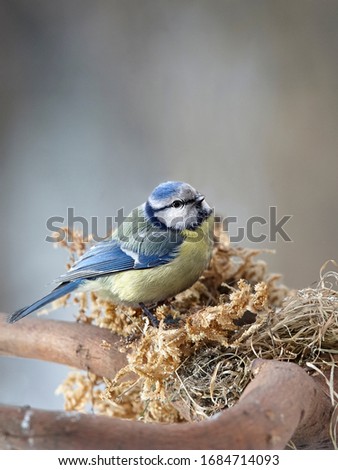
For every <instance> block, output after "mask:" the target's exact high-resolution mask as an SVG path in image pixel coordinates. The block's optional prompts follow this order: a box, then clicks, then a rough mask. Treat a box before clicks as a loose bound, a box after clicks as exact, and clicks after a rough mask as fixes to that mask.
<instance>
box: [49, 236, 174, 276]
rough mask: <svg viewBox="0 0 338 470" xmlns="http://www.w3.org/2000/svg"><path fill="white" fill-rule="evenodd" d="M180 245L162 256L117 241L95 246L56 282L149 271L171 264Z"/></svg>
mask: <svg viewBox="0 0 338 470" xmlns="http://www.w3.org/2000/svg"><path fill="white" fill-rule="evenodd" d="M179 246H180V243H178V244H176V246H175V247H174V249H172V248H173V247H171V249H167V250H161V253H160V254H144V253H142V252H135V251H133V250H131V249H128V248H127V247H126V246H124V245H121V244H120V243H119V242H118V241H117V240H109V241H104V242H101V243H98V244H97V245H94V246H93V247H92V248H90V250H88V251H87V252H86V253H85V254H84V255H83V256H82V257H81V258H80V259H79V260H78V261H77V262H76V263H75V264H74V265H73V266H72V268H71V269H70V270H69V271H68V272H67V273H65V274H63V275H62V276H60V277H59V278H58V279H56V282H68V281H74V280H76V279H90V278H94V277H98V276H104V275H107V274H113V273H117V272H121V271H128V270H131V269H147V268H152V267H155V266H160V265H163V264H167V263H169V262H170V261H171V260H172V259H174V258H175V257H176V255H177V253H178V249H179Z"/></svg>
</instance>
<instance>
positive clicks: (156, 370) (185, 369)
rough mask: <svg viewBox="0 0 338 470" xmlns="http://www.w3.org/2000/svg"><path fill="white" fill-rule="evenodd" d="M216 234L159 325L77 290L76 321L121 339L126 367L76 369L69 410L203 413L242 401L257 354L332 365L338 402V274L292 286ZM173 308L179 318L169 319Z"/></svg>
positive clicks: (167, 416) (132, 414)
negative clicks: (204, 260) (107, 374)
mask: <svg viewBox="0 0 338 470" xmlns="http://www.w3.org/2000/svg"><path fill="white" fill-rule="evenodd" d="M218 236H219V240H218V243H217V244H216V245H215V248H214V252H213V257H212V260H211V263H210V266H209V268H208V269H207V270H206V271H205V272H204V274H203V276H202V277H201V278H200V280H199V281H198V282H197V283H195V284H194V285H193V286H192V287H191V288H190V289H188V290H187V291H185V292H183V293H181V294H179V295H177V296H176V297H175V298H174V299H173V300H171V301H170V302H167V303H164V304H162V305H160V306H158V307H157V308H156V310H155V314H156V316H157V317H158V318H159V319H160V320H161V322H160V326H159V328H158V329H156V328H153V327H152V326H150V325H149V324H148V321H147V320H146V319H144V318H143V317H142V314H141V312H140V310H137V309H131V308H127V307H123V306H116V305H113V304H111V303H109V302H107V301H102V300H100V299H99V298H98V297H97V296H96V295H95V294H83V293H81V294H78V295H77V296H76V297H75V302H76V303H77V304H78V306H79V315H78V320H79V321H81V322H89V323H94V324H97V325H99V326H101V327H104V328H108V329H110V330H112V331H114V332H115V333H117V334H119V335H121V338H124V340H123V341H122V342H121V347H123V348H124V349H126V350H127V353H128V356H127V357H128V365H127V366H126V367H125V368H123V369H122V370H120V371H119V373H118V374H117V376H116V377H115V379H114V380H113V381H111V380H108V379H105V378H100V377H96V376H93V375H92V374H85V373H76V374H74V373H72V374H71V375H70V376H69V377H68V378H67V379H66V381H65V382H64V383H63V385H62V386H61V387H60V388H59V391H61V392H62V393H63V394H64V396H65V400H66V408H67V409H69V410H70V409H72V410H85V409H86V407H88V404H89V405H90V406H91V407H92V408H93V409H94V411H96V412H98V413H102V414H107V415H109V416H114V417H122V418H128V419H142V420H145V421H157V422H178V421H194V420H201V419H205V418H206V417H209V416H211V415H213V414H214V413H216V412H219V411H220V410H222V409H224V408H226V407H230V406H233V405H234V404H235V403H236V401H237V400H238V399H239V397H240V395H241V393H242V391H243V389H244V388H245V387H246V385H247V384H248V382H249V381H250V365H251V362H252V360H253V359H255V358H256V357H260V358H264V359H279V360H285V361H293V362H296V363H297V364H299V365H301V366H302V367H304V368H305V369H306V370H307V371H308V372H309V373H312V374H322V373H324V372H327V371H328V370H331V375H330V377H331V382H330V383H329V386H330V390H331V399H332V402H333V404H336V403H337V402H338V396H337V393H336V392H335V391H334V388H333V374H334V371H335V367H336V363H337V355H338V346H337V337H338V293H337V290H336V286H337V282H338V274H337V273H336V272H334V271H330V272H327V273H326V274H321V280H320V282H319V283H318V285H317V286H316V287H313V288H306V289H302V290H299V291H291V290H289V289H287V288H286V287H285V286H283V285H281V284H280V283H279V280H280V276H278V275H272V274H269V273H268V270H267V265H266V263H265V262H264V261H262V260H260V259H257V256H259V255H260V254H261V251H260V250H252V249H245V248H240V247H239V248H238V247H233V246H230V244H229V241H228V238H227V237H226V235H225V234H223V233H218ZM64 245H65V246H67V244H65V243H64ZM67 247H68V248H69V249H70V253H71V256H72V261H73V258H74V255H75V254H82V252H83V250H84V248H85V245H84V243H83V242H82V239H81V237H80V236H79V235H77V236H75V237H74V242H73V243H72V244H71V246H67ZM168 315H171V316H172V317H173V318H175V319H176V322H173V323H172V324H169V325H167V324H166V323H165V322H164V321H163V320H164V318H165V317H167V316H168ZM131 377H132V378H131ZM332 429H334V427H333V428H332Z"/></svg>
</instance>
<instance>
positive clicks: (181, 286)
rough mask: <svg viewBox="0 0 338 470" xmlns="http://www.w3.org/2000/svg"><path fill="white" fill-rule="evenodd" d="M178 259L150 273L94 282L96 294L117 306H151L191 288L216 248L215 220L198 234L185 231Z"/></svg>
mask: <svg viewBox="0 0 338 470" xmlns="http://www.w3.org/2000/svg"><path fill="white" fill-rule="evenodd" d="M183 236H184V242H183V243H182V245H181V249H180V253H179V255H178V256H177V257H176V258H175V259H174V260H173V261H172V262H170V263H168V264H165V265H163V266H157V267H155V268H149V269H139V270H131V271H124V272H121V273H117V274H113V275H112V276H109V277H106V278H101V279H97V281H92V282H93V283H97V286H94V285H93V286H91V288H92V289H93V290H102V289H104V291H106V294H108V292H109V297H110V298H111V299H112V300H113V301H114V302H118V303H124V304H129V305H135V304H139V303H140V302H143V303H145V304H151V303H155V302H159V301H161V300H165V299H167V298H170V297H173V296H174V295H176V294H178V293H179V292H182V291H183V290H185V289H187V288H188V287H190V286H191V285H192V284H193V283H194V282H196V281H197V279H198V278H199V277H200V275H201V274H202V272H203V271H204V269H205V268H206V267H207V265H208V263H209V260H210V256H211V251H212V246H213V217H209V219H207V220H206V221H205V222H203V224H202V225H201V226H200V227H199V228H198V229H197V230H185V231H184V232H183Z"/></svg>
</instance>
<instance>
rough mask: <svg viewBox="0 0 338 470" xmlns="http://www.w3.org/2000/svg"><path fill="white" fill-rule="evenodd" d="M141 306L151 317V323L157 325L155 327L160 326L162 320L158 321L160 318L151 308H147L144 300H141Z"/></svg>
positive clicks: (147, 315)
mask: <svg viewBox="0 0 338 470" xmlns="http://www.w3.org/2000/svg"><path fill="white" fill-rule="evenodd" d="M139 305H140V307H141V309H142V312H143V313H144V314H145V316H146V317H148V318H149V321H150V323H151V324H152V325H153V326H154V327H155V328H158V326H159V324H160V322H159V321H158V319H157V318H156V317H155V315H154V314H153V313H152V312H151V311H150V310H149V308H147V307H146V306H145V305H144V303H143V302H141V303H140V304H139Z"/></svg>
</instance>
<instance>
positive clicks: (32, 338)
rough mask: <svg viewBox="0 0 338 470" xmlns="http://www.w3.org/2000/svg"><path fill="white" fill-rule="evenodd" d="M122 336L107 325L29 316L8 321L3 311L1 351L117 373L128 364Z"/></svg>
mask: <svg viewBox="0 0 338 470" xmlns="http://www.w3.org/2000/svg"><path fill="white" fill-rule="evenodd" d="M119 345H120V338H119V337H118V336H117V335H114V334H113V333H112V332H111V331H109V330H108V329H106V328H99V327H98V326H93V325H85V324H81V323H71V322H64V321H55V320H41V319H38V318H26V319H25V320H23V321H21V322H18V323H14V324H8V323H7V322H6V316H5V315H4V314H0V355H7V356H17V357H25V358H32V359H41V360H43V361H50V362H57V363H60V364H66V365H69V366H72V367H76V368H78V369H84V370H89V371H90V372H93V373H95V374H97V375H99V376H101V377H103V376H104V377H108V378H111V377H114V376H115V374H116V372H117V371H118V370H120V369H121V367H123V366H124V365H126V363H127V361H126V358H125V355H124V354H123V353H121V352H120V351H119Z"/></svg>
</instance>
